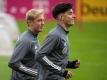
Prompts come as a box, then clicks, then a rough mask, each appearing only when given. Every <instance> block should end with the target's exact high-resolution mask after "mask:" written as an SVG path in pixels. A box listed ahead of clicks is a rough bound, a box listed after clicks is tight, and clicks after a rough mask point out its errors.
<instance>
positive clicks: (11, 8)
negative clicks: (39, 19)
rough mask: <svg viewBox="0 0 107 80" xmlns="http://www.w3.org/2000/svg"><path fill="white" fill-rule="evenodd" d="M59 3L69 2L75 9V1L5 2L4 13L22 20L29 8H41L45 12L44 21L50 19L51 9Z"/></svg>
mask: <svg viewBox="0 0 107 80" xmlns="http://www.w3.org/2000/svg"><path fill="white" fill-rule="evenodd" d="M61 2H70V3H72V4H73V7H74V10H75V9H76V8H75V6H76V0H7V5H6V12H7V13H9V14H11V15H13V16H15V17H16V19H19V20H23V19H24V18H25V13H26V11H28V10H29V9H31V8H35V9H36V8H43V9H44V10H45V15H46V19H47V20H50V19H52V15H51V10H52V8H53V7H54V6H55V5H56V4H58V3H61Z"/></svg>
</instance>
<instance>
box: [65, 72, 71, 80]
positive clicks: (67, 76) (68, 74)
mask: <svg viewBox="0 0 107 80" xmlns="http://www.w3.org/2000/svg"><path fill="white" fill-rule="evenodd" d="M71 77H72V72H71V71H68V72H67V75H66V79H69V78H71Z"/></svg>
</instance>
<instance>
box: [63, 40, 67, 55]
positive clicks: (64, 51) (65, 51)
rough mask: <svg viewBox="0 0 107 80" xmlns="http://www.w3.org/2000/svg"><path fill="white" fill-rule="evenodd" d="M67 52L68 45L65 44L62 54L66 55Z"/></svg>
mask: <svg viewBox="0 0 107 80" xmlns="http://www.w3.org/2000/svg"><path fill="white" fill-rule="evenodd" d="M67 51H68V48H67V43H66V42H65V43H64V44H63V49H62V53H63V54H66V53H67Z"/></svg>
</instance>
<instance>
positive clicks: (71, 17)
mask: <svg viewBox="0 0 107 80" xmlns="http://www.w3.org/2000/svg"><path fill="white" fill-rule="evenodd" d="M75 18H76V16H75V14H74V12H73V10H72V9H70V10H68V11H66V12H64V13H63V21H64V24H65V25H67V26H72V25H73V24H74V21H75Z"/></svg>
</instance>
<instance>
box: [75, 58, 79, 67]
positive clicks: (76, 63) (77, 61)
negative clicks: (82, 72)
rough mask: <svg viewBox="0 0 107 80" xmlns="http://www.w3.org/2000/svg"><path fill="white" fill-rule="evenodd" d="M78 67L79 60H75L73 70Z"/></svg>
mask: <svg viewBox="0 0 107 80" xmlns="http://www.w3.org/2000/svg"><path fill="white" fill-rule="evenodd" d="M79 67H80V60H78V59H77V60H75V68H79Z"/></svg>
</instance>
